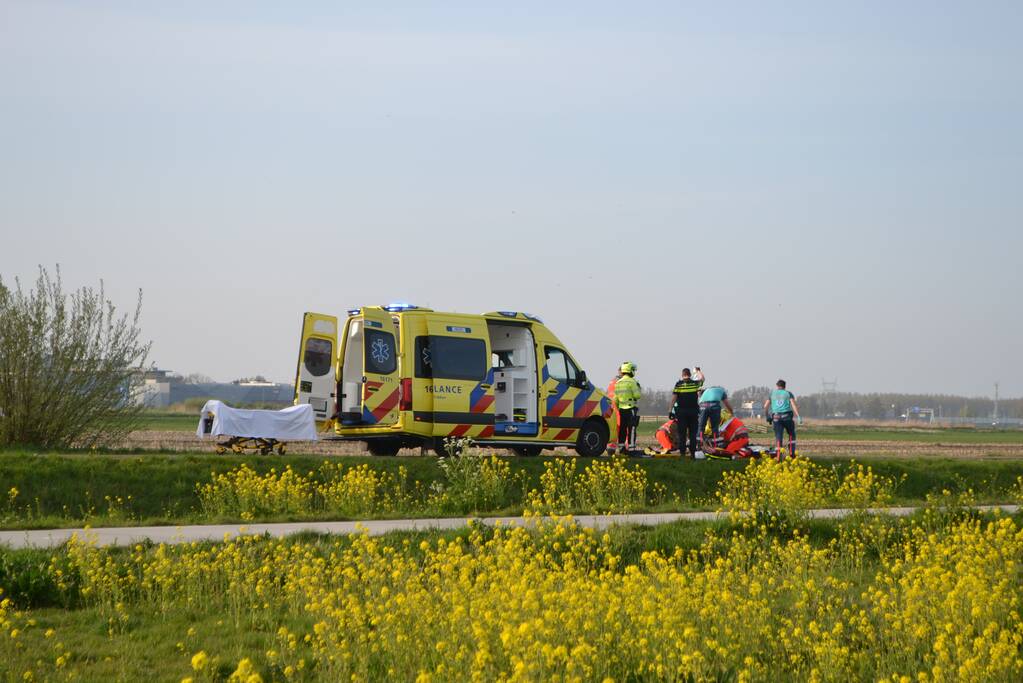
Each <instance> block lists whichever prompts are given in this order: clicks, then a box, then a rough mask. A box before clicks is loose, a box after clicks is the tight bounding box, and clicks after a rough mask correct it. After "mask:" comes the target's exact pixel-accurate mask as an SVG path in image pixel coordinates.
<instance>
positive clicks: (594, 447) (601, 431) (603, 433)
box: [575, 420, 609, 458]
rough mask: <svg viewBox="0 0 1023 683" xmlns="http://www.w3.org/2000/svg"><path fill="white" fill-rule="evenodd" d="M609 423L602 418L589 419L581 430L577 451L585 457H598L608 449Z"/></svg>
mask: <svg viewBox="0 0 1023 683" xmlns="http://www.w3.org/2000/svg"><path fill="white" fill-rule="evenodd" d="M608 436H609V435H608V433H607V425H606V424H604V422H602V421H601V420H587V421H586V422H584V423H583V426H582V428H581V429H580V430H579V439H578V440H577V441H576V442H575V452H576V453H578V454H579V455H580V456H582V457H584V458H596V457H598V456H601V455H603V454H604V451H605V450H607V440H608Z"/></svg>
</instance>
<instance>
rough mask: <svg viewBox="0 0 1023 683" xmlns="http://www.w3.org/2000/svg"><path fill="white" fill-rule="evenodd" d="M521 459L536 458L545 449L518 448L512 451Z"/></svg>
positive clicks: (536, 447)
mask: <svg viewBox="0 0 1023 683" xmlns="http://www.w3.org/2000/svg"><path fill="white" fill-rule="evenodd" d="M512 450H513V451H515V455H517V456H519V457H520V458H535V457H536V456H538V455H540V451H542V450H543V449H542V448H540V447H539V446H516V447H515V448H513V449H512Z"/></svg>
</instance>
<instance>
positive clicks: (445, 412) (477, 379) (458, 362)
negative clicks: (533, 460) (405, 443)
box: [417, 316, 494, 439]
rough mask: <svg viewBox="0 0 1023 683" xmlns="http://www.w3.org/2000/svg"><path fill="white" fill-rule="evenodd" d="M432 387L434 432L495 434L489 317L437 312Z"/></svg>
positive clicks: (432, 325)
mask: <svg viewBox="0 0 1023 683" xmlns="http://www.w3.org/2000/svg"><path fill="white" fill-rule="evenodd" d="M427 330H428V331H429V337H428V339H427V340H422V339H417V344H418V345H420V346H422V345H423V344H424V343H426V344H428V347H429V352H428V353H429V358H430V375H431V377H432V380H433V383H432V385H431V386H430V387H429V388H428V389H427V391H428V392H429V393H430V394H431V395H432V397H433V423H434V429H433V433H434V436H436V437H439V438H444V437H460V436H467V437H472V438H481V439H485V438H490V437H492V436H493V434H494V387H493V381H494V372H493V369H492V368H491V367H490V336H489V334H488V332H487V325H486V322H485V321H484V320H483V319H482V318H480V319H473V318H468V317H467V318H463V319H458V318H451V319H445V318H444V317H443V316H436V317H435V316H431V317H430V318H429V320H428V322H427Z"/></svg>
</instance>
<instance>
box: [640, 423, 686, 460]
mask: <svg viewBox="0 0 1023 683" xmlns="http://www.w3.org/2000/svg"><path fill="white" fill-rule="evenodd" d="M654 438H655V439H657V443H658V444H660V446H661V450H660V451H658V452H656V453H653V452H651V451H647V452H648V453H650V454H651V455H667V454H668V453H671V452H672V451H673V450H675V446H676V444H678V440H679V433H678V423H677V422H676V421H675V420H674V419H671V420H668V421H667V422H665V423H664V424H662V425H661V426H660V427H658V428H657V431H656V432H654Z"/></svg>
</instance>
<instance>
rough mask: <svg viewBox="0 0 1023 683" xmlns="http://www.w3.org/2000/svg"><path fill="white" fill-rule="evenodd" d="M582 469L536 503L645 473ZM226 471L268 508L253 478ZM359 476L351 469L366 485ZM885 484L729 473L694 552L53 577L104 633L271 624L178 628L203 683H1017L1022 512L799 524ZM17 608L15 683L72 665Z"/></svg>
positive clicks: (175, 553) (563, 543)
mask: <svg viewBox="0 0 1023 683" xmlns="http://www.w3.org/2000/svg"><path fill="white" fill-rule="evenodd" d="M598 465H599V467H592V466H591V468H589V469H588V470H586V471H584V472H583V473H582V474H581V475H580V474H577V473H575V470H574V465H573V466H571V468H570V466H569V465H566V464H564V463H552V464H551V465H550V466H549V467H548V470H547V472H546V473H545V475H544V476H545V477H546V478H545V479H544V480H542V481H541V489H540V490H539V491H537V492H535V498H534V500H535V502H536V503H537V505H538V507H542V508H545V509H547V510H552V509H558V508H563V507H566V506H569V505H571V504H573V503H572V501H575V500H577V499H578V498H579V497H580V496H586V495H592V496H596V495H597V494H595V493H593V492H594V491H600V494H599V495H600V496H603V497H602V498H600V499H599V500H600V501H601V502H600V505H601V506H602V507H605V509H606V510H614V509H621V507H627V506H628V505H629V504H630V500H634V498H635V496H637V495H639V494H638V493H637V492H639V491H640V490H641V484H643V482H638V481H636V480H635V479H634V475H633V474H631V473H629V471H628V468H625V466H624V465H620V464H615V463H598ZM301 479H302V478H301V477H299V476H297V475H294V474H292V475H287V474H284V473H276V478H275V479H274V480H273V481H271V482H269V484H270V485H271V486H279V487H284V488H285V489H288V488H291V489H293V490H292V491H291V492H290V493H286V494H282V495H286V497H289V500H290V501H292V502H291V503H288V504H292V503H294V504H301V501H303V500H305V498H303V493H302V492H303V491H307V490H308V489H307V488H304V487H303V484H302V482H301ZM242 481H244V482H247V483H245V484H244V485H245V487H248V488H246V491H249V492H248V493H246V494H245V495H246V496H253V497H254V499H255V500H259V501H262V500H264V498H262V497H261V496H264V495H265V494H264V493H261V491H262V489H261V486H262V485H261V484H258V483H248V482H252V481H253V480H252V479H251V478H249V476H248V475H247V474H245V475H242ZM363 481H368V480H366V479H365V475H364V474H354V475H352V481H351V482H349V484H346V485H351V486H352V487H353V490H354V491H355V492H356V493H355V494H353V495H357V492H358V491H360V490H365V491H369V490H370V489H371V488H372V489H375V490H378V487H379V485H380V483H379V481H376V482H370V483H361V482H363ZM282 482H283V483H282ZM371 484H372V486H371ZM893 485H894V482H891V481H888V480H885V479H884V478H883V477H879V476H878V475H876V474H875V473H873V472H872V471H871V470H870V468H866V467H862V468H855V469H853V470H851V471H850V472H849V473H848V474H847V475H846V476H845V477H844V478H842V479H839V478H837V477H835V476H833V475H832V474H830V473H829V472H827V471H825V470H824V469H823V468H819V467H815V466H812V465H810V464H808V463H805V462H803V463H801V462H800V461H798V460H796V461H791V462H786V463H781V464H779V463H770V462H764V463H760V464H757V465H755V466H751V467H750V468H748V469H747V470H745V471H743V472H742V473H738V474H736V475H734V476H730V477H728V478H726V481H724V482H723V483H722V486H721V489H720V490H719V499H720V500H721V501H722V506H723V508H725V509H727V510H728V511H730V512H731V513H733V514H734V516H735V517H734V523H730V524H726V525H723V526H721V525H719V526H708V527H707V528H706V534H707V535H706V540H705V541H704V542H703V543H701V544H699V545H698V547H696V548H695V549H693V550H689V551H683V550H681V549H678V548H674V549H664V550H644V551H639V552H637V553H636V554H635V555H634V556H632V557H630V558H629V559H626V558H625V557H624V556H623V554H622V550H621V548H620V547H619V546H617V545H616V544H615V541H614V538H613V536H614V535H613V534H611V533H603V532H596V531H593V530H592V529H586V528H581V527H579V526H578V525H576V524H575V523H574V522H573V521H572V519H571V518H570V517H562V518H554V519H553V520H550V521H543V520H540V519H537V520H536V523H535V525H534V526H532V527H529V528H526V527H506V528H502V527H498V528H490V527H484V526H482V525H476V526H474V527H472V529H471V531H470V532H469V533H468V534H467V535H464V536H457V537H454V538H453V539H448V538H444V537H442V536H436V535H435V536H431V537H428V538H425V539H418V538H417V539H416V540H415V541H413V540H411V539H410V538H405V539H398V540H395V539H386V538H374V537H370V536H368V535H364V534H359V535H354V536H352V537H345V538H330V539H319V540H315V541H314V540H297V541H296V540H287V539H284V540H279V539H270V538H261V537H251V536H250V537H241V538H236V539H233V540H230V541H228V542H224V543H216V544H199V543H193V544H185V545H179V546H164V545H158V546H155V547H146V546H142V545H139V546H136V547H134V548H130V549H127V550H119V551H115V550H109V549H104V548H98V547H95V546H94V545H92V544H91V543H90V542H89V540H88V538H81V539H79V538H76V539H74V540H73V541H72V542H71V543H69V544H68V546H67V547H66V548H65V549H63V550H62V551H61V552H58V553H55V554H54V556H53V559H52V560H51V562H50V566H49V568H48V573H49V575H50V576H51V577H52V578H53V580H54V581H55V582H56V584H57V585H58V586H59V587H60V590H62V591H63V592H64V593H65V594H66V595H67V596H68V599H69V601H70V600H71V598H72V597H74V599H75V600H76V601H78V602H79V603H80V604H81V605H82V606H83V607H84V608H88V609H92V610H96V611H97V613H98V614H100V615H102V616H103V618H104V622H103V623H104V624H105V625H106V626H105V636H103V637H105V638H107V639H109V640H111V641H118V640H119V639H129V638H131V637H132V635H131V633H132V629H133V628H134V625H135V624H136V623H137V620H138V619H141V618H142V616H143V615H145V616H146V618H150V619H156V620H160V619H163V620H168V621H171V620H173V619H175V617H176V615H180V614H205V615H217V618H218V619H222V620H223V621H225V622H226V623H227V624H229V625H230V626H231V627H232V628H234V629H235V630H238V631H247V632H253V633H259V634H264V635H263V636H262V637H261V638H262V639H261V640H260V641H259V642H260V643H261V644H260V646H259V647H255V648H253V649H252V650H251V651H248V652H245V653H242V654H241V656H239V653H238V652H236V651H231V652H218V651H217V650H216V648H215V645H216V643H215V642H213V641H203V645H204V647H203V648H202V649H200V648H199V647H197V646H193V645H192V644H193V643H194V644H197V643H198V642H200V640H199V639H200V637H201V635H202V633H201V629H196V628H192V627H188V631H187V632H186V630H185V629H186V627H184V626H183V627H182V629H181V633H180V634H179V639H180V641H181V643H180V644H181V647H180V648H179V649H180V657H179V660H180V661H176V662H171V663H166V664H165V666H166V667H167V669H166V671H173V672H176V673H175V674H174V675H175V676H176V680H179V681H180V680H182V679H184V678H191V679H192V680H193V681H194V682H195V683H198V681H229V682H231V683H235V682H245V683H256V682H258V681H267V682H269V681H313V680H316V681H340V680H346V681H349V680H351V681H363V680H402V681H405V680H407V681H413V680H415V681H462V680H472V681H604V680H611V681H627V680H689V681H720V680H730V681H777V680H783V681H784V680H791V681H850V680H865V681H901V680H911V681H948V682H952V681H1014V680H1021V679H1023V650H1021V644H1023V618H1021V605H1020V601H1021V597H1023V528H1021V526H1020V524H1019V522H1018V521H1017V520H1016V519H1015V518H1012V517H1005V516H999V515H993V516H987V517H983V518H981V517H978V516H976V515H974V514H970V513H959V512H954V511H953V512H948V514H944V515H938V516H934V515H932V517H926V516H922V517H920V518H917V519H911V520H903V521H898V520H886V521H885V522H884V523H880V522H878V521H877V518H875V517H873V516H872V515H869V514H863V515H854V516H852V517H850V518H849V519H848V520H846V521H843V522H841V523H837V526H838V532H837V533H835V534H833V536H832V537H831V538H825V539H820V538H814V537H812V536H811V535H810V533H809V532H808V527H807V526H806V525H805V524H804V522H805V519H804V518H803V517H802V516H801V513H803V512H805V510H806V509H807V508H808V507H812V506H815V505H817V504H818V503H819V502H820V500H822V499H823V498H826V497H833V496H835V495H839V496H844V497H846V498H847V499H848V500H850V504H851V505H854V506H859V508H861V509H862V510H867V509H869V508H870V507H872V506H875V505H877V504H878V503H879V502H883V501H884V500H886V499H887V498H888V497H889V496H890V494H891V490H892V486H893ZM363 487H364V488H363ZM386 488H387V487H386V486H385V489H386ZM642 488H643V489H644V490H645V484H643V487H642ZM367 495H368V494H367ZM374 495H376V494H374ZM596 499H597V498H594V500H596ZM260 504H262V503H260ZM360 504H361V503H360ZM928 520H930V521H928ZM934 520H938V521H934ZM2 597H3V596H0V598H2ZM30 619H32V614H31V613H30V612H28V611H18V610H15V609H14V606H13V605H12V603H11V601H10V600H9V599H3V600H2V601H0V661H3V662H6V663H10V662H16V663H17V667H16V670H15V668H11V670H10V673H9V674H8V679H9V680H15V679H17V680H21V679H22V677H23V676H28V678H25V679H24V680H44V679H49V680H69V679H70V680H73V679H74V677H75V676H76V671H77V669H76V666H77V664H78V663H81V662H82V661H83V658H84V657H85V656H87V653H77V652H70V651H68V650H67V649H66V648H64V647H63V646H61V647H58V648H51V649H52V651H53V656H50V652H49V651H47V652H46V653H39V652H32V653H29V652H26V651H25V649H24V646H23V641H24V637H25V636H24V634H25V633H26V632H31V631H32V629H38V628H40V627H39V626H38V625H35V626H32V625H29V620H30ZM61 637H62V636H61V633H60V631H59V630H58V631H57V632H56V634H52V633H48V634H47V642H49V641H50V640H59V639H60V638H61ZM43 654H45V655H46V658H45V659H44V658H43ZM61 658H62V659H61ZM0 666H2V665H0ZM163 677H164V679H166V675H164V676H163Z"/></svg>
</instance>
